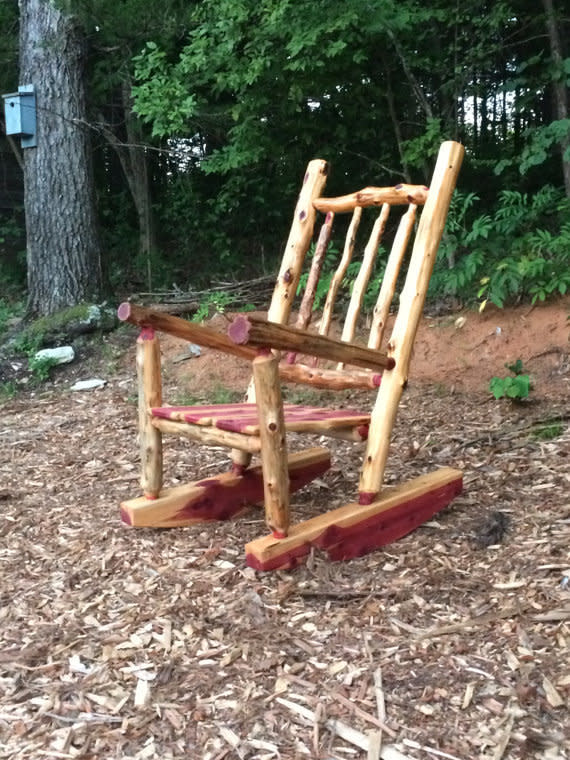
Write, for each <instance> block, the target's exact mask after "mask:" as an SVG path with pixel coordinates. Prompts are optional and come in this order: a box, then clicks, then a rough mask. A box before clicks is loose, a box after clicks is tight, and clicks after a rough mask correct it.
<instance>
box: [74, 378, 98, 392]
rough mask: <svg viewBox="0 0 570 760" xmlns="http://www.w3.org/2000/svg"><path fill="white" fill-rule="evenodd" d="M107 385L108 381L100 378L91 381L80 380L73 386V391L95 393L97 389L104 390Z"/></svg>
mask: <svg viewBox="0 0 570 760" xmlns="http://www.w3.org/2000/svg"><path fill="white" fill-rule="evenodd" d="M105 385H107V381H106V380H101V378H100V377H93V378H91V379H90V380H78V381H77V382H76V383H74V385H72V386H71V388H70V390H72V391H94V390H96V389H97V388H103V387H104V386H105Z"/></svg>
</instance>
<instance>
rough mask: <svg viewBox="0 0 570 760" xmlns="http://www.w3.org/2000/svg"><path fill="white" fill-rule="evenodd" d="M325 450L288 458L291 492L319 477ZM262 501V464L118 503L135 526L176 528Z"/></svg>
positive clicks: (327, 462)
mask: <svg viewBox="0 0 570 760" xmlns="http://www.w3.org/2000/svg"><path fill="white" fill-rule="evenodd" d="M330 464H331V461H330V452H329V451H328V449H325V448H321V447H315V448H312V449H306V450H305V451H299V452H297V453H295V454H291V455H290V456H289V458H288V467H289V484H290V490H291V492H294V491H297V490H298V489H299V488H302V487H303V486H305V485H307V484H308V483H310V482H311V481H312V480H314V479H315V478H317V477H320V476H321V475H322V474H323V473H324V472H326V471H327V470H328V469H329V467H330ZM262 502H263V476H262V474H261V465H256V466H255V467H251V468H249V469H247V470H245V471H244V472H243V474H236V473H234V472H227V473H224V474H222V475H217V476H215V477H213V478H206V479H204V480H199V481H197V482H195V483H188V484H187V485H183V486H176V487H175V488H168V489H164V490H163V491H161V493H160V496H159V497H158V499H154V500H150V499H145V497H144V496H141V497H139V498H136V499H130V500H129V501H124V502H123V503H122V504H121V519H122V521H123V522H124V523H126V524H127V525H130V526H132V527H135V528H175V527H178V528H179V527H184V526H187V525H194V524H195V523H199V522H209V521H213V520H229V519H231V518H232V517H236V516H237V515H238V514H239V513H240V512H242V511H243V510H244V509H246V508H247V507H248V506H254V505H256V504H260V503H262Z"/></svg>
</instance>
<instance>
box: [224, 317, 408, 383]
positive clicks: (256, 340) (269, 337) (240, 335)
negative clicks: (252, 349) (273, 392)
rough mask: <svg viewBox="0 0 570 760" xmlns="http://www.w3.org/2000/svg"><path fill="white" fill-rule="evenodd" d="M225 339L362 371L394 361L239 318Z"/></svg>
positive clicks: (359, 348) (312, 335) (311, 335)
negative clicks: (323, 360) (358, 368)
mask: <svg viewBox="0 0 570 760" xmlns="http://www.w3.org/2000/svg"><path fill="white" fill-rule="evenodd" d="M228 335H229V337H230V339H231V340H232V341H234V342H235V343H236V344H237V345H242V346H248V347H249V346H258V347H261V348H276V349H278V350H280V351H294V352H299V353H302V354H308V355H310V356H318V357H319V358H321V359H329V360H330V361H336V362H343V363H345V364H354V365H356V366H357V367H364V368H365V369H373V370H377V371H378V370H382V369H393V368H394V366H395V361H394V359H392V358H391V357H389V356H387V355H386V354H385V353H382V352H380V351H376V350H373V349H370V348H365V347H364V346H357V345H356V344H354V343H344V342H343V341H340V340H334V339H333V338H327V337H326V336H324V335H316V334H315V333H308V332H305V331H304V330H297V329H296V328H295V327H289V326H287V325H279V324H276V323H275V322H268V321H267V320H264V319H259V318H257V317H252V316H250V315H248V316H245V315H244V314H240V315H239V316H237V317H236V318H235V319H234V320H233V322H231V324H230V326H229V328H228Z"/></svg>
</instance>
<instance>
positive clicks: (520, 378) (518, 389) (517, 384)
mask: <svg viewBox="0 0 570 760" xmlns="http://www.w3.org/2000/svg"><path fill="white" fill-rule="evenodd" d="M505 367H506V368H507V369H509V370H510V371H511V372H512V373H513V374H512V375H508V376H507V377H496V376H495V377H493V378H491V381H490V382H489V390H490V391H491V393H492V394H493V396H494V397H495V398H496V399H499V398H510V399H521V398H527V397H528V394H529V393H530V388H531V385H530V377H529V375H527V374H523V363H522V361H521V359H517V360H516V362H514V364H505Z"/></svg>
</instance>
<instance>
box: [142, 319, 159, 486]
mask: <svg viewBox="0 0 570 760" xmlns="http://www.w3.org/2000/svg"><path fill="white" fill-rule="evenodd" d="M136 361H137V377H138V417H139V446H140V457H141V481H140V482H141V488H142V490H143V493H144V495H145V497H146V498H147V499H156V497H157V496H158V494H159V492H160V489H161V488H162V436H161V434H160V431H158V430H156V428H154V427H153V426H152V420H151V418H150V408H151V407H152V406H160V405H161V404H162V381H161V376H160V343H159V340H158V337H157V336H156V334H155V332H154V330H149V329H146V330H145V329H143V330H142V331H141V334H140V335H139V337H138V339H137V360H136Z"/></svg>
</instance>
